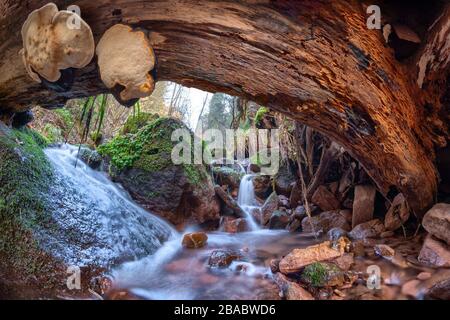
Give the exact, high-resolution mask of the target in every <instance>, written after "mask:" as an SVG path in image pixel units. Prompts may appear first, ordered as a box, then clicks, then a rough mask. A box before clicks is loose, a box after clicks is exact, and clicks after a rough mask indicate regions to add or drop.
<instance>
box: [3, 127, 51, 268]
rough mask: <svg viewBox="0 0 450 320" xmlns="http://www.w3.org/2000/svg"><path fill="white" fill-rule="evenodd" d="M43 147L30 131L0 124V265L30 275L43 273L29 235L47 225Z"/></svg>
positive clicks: (48, 170)
mask: <svg viewBox="0 0 450 320" xmlns="http://www.w3.org/2000/svg"><path fill="white" fill-rule="evenodd" d="M43 146H45V141H44V140H43V138H42V137H41V136H40V135H38V134H37V133H36V132H34V131H32V130H31V129H28V128H22V129H15V130H10V129H7V128H6V127H4V126H2V125H1V124H0V157H1V159H2V160H1V161H0V260H1V261H0V263H2V264H7V266H9V267H11V265H12V266H13V268H15V269H17V270H18V271H19V270H24V271H25V272H28V274H29V275H30V276H32V275H33V273H34V272H37V271H38V272H45V270H43V268H44V267H43V264H42V256H40V254H39V253H37V252H39V250H38V244H37V243H36V242H35V240H34V237H33V236H32V234H33V232H34V230H36V227H37V226H48V225H49V224H51V214H50V211H49V210H48V205H47V202H46V197H45V195H46V194H47V193H48V190H49V186H50V182H51V179H52V169H51V166H50V164H49V163H48V161H47V159H46V157H45V154H44V153H43V150H42V147H43ZM34 250H35V252H36V254H30V253H32V252H33V251H34ZM34 274H35V273H34Z"/></svg>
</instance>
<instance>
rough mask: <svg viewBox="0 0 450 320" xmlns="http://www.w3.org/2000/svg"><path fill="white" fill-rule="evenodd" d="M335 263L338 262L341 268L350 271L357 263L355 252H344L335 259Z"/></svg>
mask: <svg viewBox="0 0 450 320" xmlns="http://www.w3.org/2000/svg"><path fill="white" fill-rule="evenodd" d="M333 263H334V264H336V265H337V266H338V267H339V268H340V269H341V270H343V271H348V270H350V268H351V267H352V265H353V264H354V263H355V259H354V254H353V253H344V254H343V255H342V256H340V257H338V258H336V259H334V260H333Z"/></svg>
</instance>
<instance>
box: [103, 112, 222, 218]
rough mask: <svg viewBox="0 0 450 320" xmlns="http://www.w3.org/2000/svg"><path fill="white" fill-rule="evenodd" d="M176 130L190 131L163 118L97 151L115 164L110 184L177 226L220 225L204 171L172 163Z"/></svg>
mask: <svg viewBox="0 0 450 320" xmlns="http://www.w3.org/2000/svg"><path fill="white" fill-rule="evenodd" d="M177 129H183V130H189V128H188V127H187V126H186V125H185V124H183V122H181V121H179V120H175V119H172V118H163V117H161V118H158V119H156V120H152V121H150V122H148V124H146V125H145V126H143V127H142V128H141V129H140V130H138V131H137V132H136V133H131V134H127V135H121V136H120V138H119V139H112V140H111V141H109V142H108V143H106V144H103V145H101V146H99V148H97V150H98V152H99V153H100V154H101V155H102V156H104V157H109V158H110V159H111V161H110V168H109V169H110V170H108V171H109V172H110V173H111V178H112V179H113V180H114V181H115V182H119V183H120V184H122V186H123V187H124V188H125V189H126V190H127V191H128V192H129V193H130V195H131V197H132V198H133V199H134V200H135V201H137V202H138V203H139V204H140V205H141V206H143V207H144V208H145V209H147V210H149V211H151V212H153V213H156V214H157V215H159V216H161V217H163V218H165V219H167V220H168V221H170V222H171V223H172V224H174V225H175V226H183V225H185V224H203V223H208V222H218V220H219V218H220V215H219V214H220V204H219V201H218V199H217V197H216V194H215V191H214V185H213V183H212V180H211V177H210V175H209V173H208V172H207V170H206V168H205V166H204V165H197V164H191V165H186V164H180V165H175V164H174V163H173V161H172V150H173V148H174V147H175V146H176V145H177V143H178V141H172V140H171V135H172V132H174V130H177ZM190 133H191V135H193V133H192V132H190ZM142 141H143V143H140V142H142ZM118 144H120V146H118ZM123 145H129V147H127V148H125V149H124V148H122V147H121V146H123Z"/></svg>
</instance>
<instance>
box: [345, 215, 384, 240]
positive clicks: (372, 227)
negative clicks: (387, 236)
mask: <svg viewBox="0 0 450 320" xmlns="http://www.w3.org/2000/svg"><path fill="white" fill-rule="evenodd" d="M384 230H385V229H384V224H383V223H382V222H381V221H380V220H379V219H374V220H371V221H368V222H364V223H361V224H359V225H357V226H356V227H354V228H353V230H352V231H350V232H349V234H348V235H349V237H350V238H352V239H355V240H362V239H365V238H376V237H378V236H379V235H380V234H381V233H382V232H383V231H384Z"/></svg>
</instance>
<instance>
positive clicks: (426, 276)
mask: <svg viewBox="0 0 450 320" xmlns="http://www.w3.org/2000/svg"><path fill="white" fill-rule="evenodd" d="M416 278H417V279H418V280H422V281H423V280H428V279H430V278H431V273H429V272H421V273H419V274H418V275H417V277H416Z"/></svg>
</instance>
